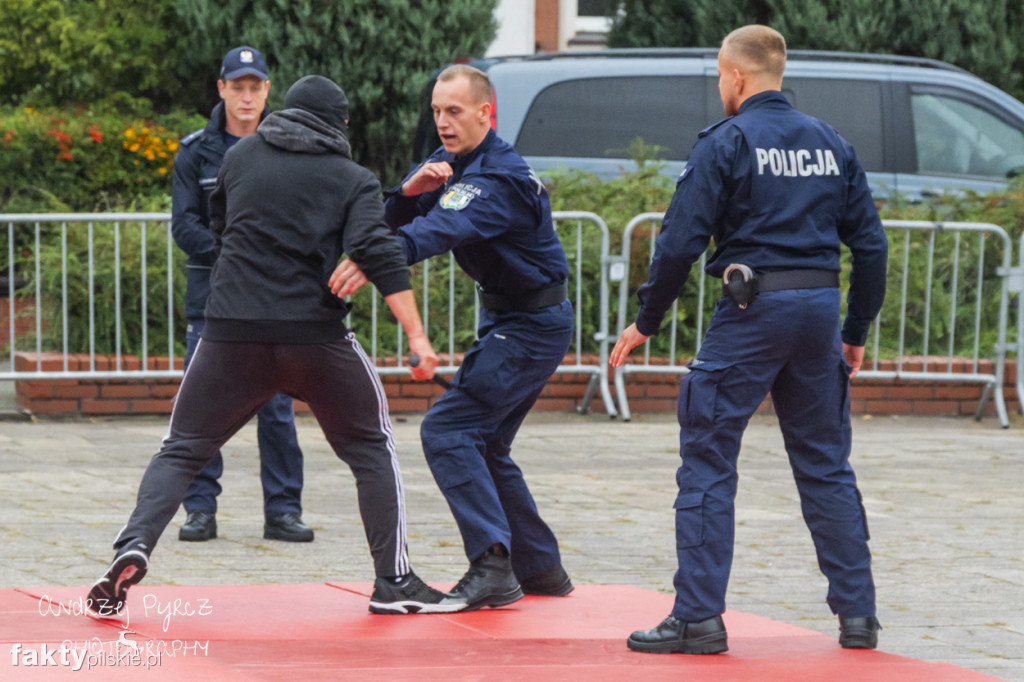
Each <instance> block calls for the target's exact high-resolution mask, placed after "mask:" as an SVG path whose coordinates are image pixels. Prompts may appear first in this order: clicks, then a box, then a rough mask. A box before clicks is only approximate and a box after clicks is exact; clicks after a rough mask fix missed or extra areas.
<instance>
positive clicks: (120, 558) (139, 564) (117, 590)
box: [86, 545, 149, 618]
mask: <svg viewBox="0 0 1024 682" xmlns="http://www.w3.org/2000/svg"><path fill="white" fill-rule="evenodd" d="M148 568H149V557H148V556H146V553H145V552H144V551H143V550H142V549H140V548H139V546H138V545H135V546H134V547H132V548H131V549H129V550H127V551H126V552H124V553H122V554H118V555H117V556H116V557H114V562H113V563H112V564H110V568H108V569H107V572H106V573H104V574H103V577H102V578H100V579H99V580H97V581H96V583H95V584H94V585H93V586H92V589H90V590H89V598H88V600H87V601H86V605H87V606H88V607H89V610H90V611H92V612H93V613H95V614H96V615H97V616H99V617H100V618H116V617H117V615H118V614H119V613H121V611H123V610H124V602H125V599H126V598H127V596H128V588H129V587H131V586H132V585H134V584H135V583H137V582H139V581H140V580H142V578H143V577H144V576H145V575H146V570H147V569H148Z"/></svg>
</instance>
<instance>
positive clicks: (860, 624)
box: [839, 616, 882, 649]
mask: <svg viewBox="0 0 1024 682" xmlns="http://www.w3.org/2000/svg"><path fill="white" fill-rule="evenodd" d="M881 629H882V626H881V625H879V623H878V619H877V618H875V617H874V616H870V617H867V618H843V617H840V618H839V645H840V646H841V647H843V648H844V649H874V648H876V647H877V646H878V631H879V630H881Z"/></svg>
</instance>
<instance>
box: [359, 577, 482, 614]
mask: <svg viewBox="0 0 1024 682" xmlns="http://www.w3.org/2000/svg"><path fill="white" fill-rule="evenodd" d="M445 596H446V595H445V593H444V592H441V591H440V590H435V589H434V588H433V587H430V586H429V585H427V584H426V583H425V582H423V581H422V580H420V579H419V577H418V576H417V575H416V574H415V573H412V572H409V573H407V574H406V575H405V576H403V577H402V579H401V580H400V581H399V582H395V581H394V579H391V578H377V580H376V581H374V583H373V595H372V596H371V597H370V613H381V614H404V613H454V612H456V611H461V610H462V609H463V608H465V606H466V602H464V601H463V602H457V601H450V602H448V603H447V604H442V603H441V602H442V601H444V600H445Z"/></svg>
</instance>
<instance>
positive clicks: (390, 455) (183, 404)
mask: <svg viewBox="0 0 1024 682" xmlns="http://www.w3.org/2000/svg"><path fill="white" fill-rule="evenodd" d="M278 393H284V394H286V395H289V396H292V397H293V398H296V399H298V400H303V401H305V402H306V403H307V404H308V405H309V407H310V409H311V410H312V411H313V415H314V416H315V417H316V420H317V422H319V424H320V428H321V429H323V432H324V436H325V437H326V438H327V442H328V443H329V444H330V445H331V448H332V449H333V450H334V452H335V454H337V456H338V457H339V458H340V459H341V460H342V461H343V462H345V463H346V464H348V465H349V468H350V469H351V470H352V474H353V476H354V477H355V480H356V492H357V497H358V499H359V513H360V515H361V517H362V520H363V528H364V530H365V532H366V539H367V541H368V543H369V545H370V554H371V555H372V556H373V562H374V568H375V570H376V575H377V576H378V577H380V576H398V575H404V574H406V573H408V572H409V570H410V568H409V557H408V552H407V544H406V531H405V494H404V490H403V488H402V474H401V472H400V470H399V466H398V457H397V453H396V451H395V443H394V438H393V436H392V431H391V421H390V417H389V415H388V404H387V400H386V399H385V397H384V388H383V386H382V385H381V383H380V379H379V378H378V377H377V373H376V370H375V369H374V367H373V363H372V361H371V360H370V359H369V358H368V357H367V356H366V354H365V353H364V352H363V349H362V347H361V346H360V345H359V342H358V341H356V338H355V334H352V333H350V334H349V335H348V336H347V337H346V338H345V339H344V340H338V341H334V342H330V343H319V344H295V345H286V344H261V343H225V342H219V341H209V340H206V339H204V340H202V341H200V343H199V346H198V348H197V349H196V353H195V357H193V358H192V363H191V364H190V365H189V368H188V370H187V371H186V372H185V376H184V378H183V379H182V381H181V388H180V389H179V390H178V395H177V397H176V398H175V400H174V410H173V412H172V413H171V423H170V428H169V431H168V434H167V435H166V436H165V437H164V440H163V445H162V447H161V448H160V451H159V452H158V453H157V454H156V455H154V456H153V458H152V459H151V460H150V462H149V466H148V467H147V468H146V473H145V474H144V475H143V477H142V483H141V484H140V485H139V494H138V499H137V502H136V506H135V511H134V512H132V515H131V518H129V520H128V524H127V525H126V526H125V527H124V529H122V530H121V532H120V534H119V535H118V536H117V539H116V540H115V541H114V549H117V550H119V549H121V548H123V547H127V546H129V545H135V544H138V543H142V544H144V545H145V549H146V552H147V553H149V552H152V551H153V547H154V546H156V543H157V540H158V539H159V538H160V535H161V533H163V531H164V529H165V528H166V527H167V524H168V523H170V522H171V519H172V518H174V514H175V513H176V512H177V510H178V507H179V506H180V505H181V502H182V500H183V499H184V498H185V491H186V490H187V489H188V486H189V484H190V483H191V482H192V479H193V478H195V476H196V474H197V473H199V471H200V470H202V468H203V467H204V466H206V465H207V464H208V463H209V461H210V460H211V459H212V458H213V456H214V454H215V453H216V452H217V451H218V450H219V449H220V447H221V446H222V445H223V444H224V443H226V442H227V441H228V440H229V439H230V438H231V436H233V435H234V434H235V433H237V432H238V431H239V429H241V428H242V427H243V426H245V425H246V424H247V423H248V422H249V421H250V420H251V419H252V418H253V416H255V415H256V413H257V412H258V411H259V410H260V408H261V407H263V405H264V404H265V403H266V402H267V401H268V400H269V399H270V398H271V397H272V396H274V395H276V394H278Z"/></svg>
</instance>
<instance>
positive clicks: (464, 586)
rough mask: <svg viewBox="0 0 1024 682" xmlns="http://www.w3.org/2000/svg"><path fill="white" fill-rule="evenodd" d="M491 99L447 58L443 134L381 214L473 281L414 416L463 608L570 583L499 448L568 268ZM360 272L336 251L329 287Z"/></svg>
mask: <svg viewBox="0 0 1024 682" xmlns="http://www.w3.org/2000/svg"><path fill="white" fill-rule="evenodd" d="M492 102H493V94H492V89H491V84H490V81H489V80H488V79H487V76H486V75H485V74H484V73H482V72H481V71H479V70H477V69H474V68H472V67H469V66H465V65H454V66H450V67H448V68H447V69H445V70H444V71H443V72H442V73H441V74H440V75H439V76H438V79H437V83H436V84H435V87H434V91H433V96H432V106H433V109H434V121H435V123H436V124H437V130H438V134H439V136H440V138H441V141H442V143H443V147H442V148H440V149H438V150H437V151H436V152H434V154H433V155H432V156H431V157H430V158H429V159H428V160H427V161H426V162H425V163H424V164H423V165H421V166H420V167H418V168H417V169H416V170H414V171H413V172H412V173H411V174H410V175H409V176H408V177H407V178H406V179H405V180H404V181H403V182H402V184H401V186H399V187H397V188H395V189H394V190H389V191H388V192H385V195H386V197H387V198H386V202H385V209H386V214H385V215H386V219H387V221H388V223H389V224H390V225H391V226H392V227H393V228H397V233H398V238H399V241H400V242H401V244H402V247H403V248H404V249H405V254H406V257H407V260H408V262H409V264H410V265H411V264H413V263H417V262H419V261H422V260H424V259H426V258H429V257H431V256H434V255H438V254H443V253H446V252H448V251H451V252H452V253H453V255H454V256H455V260H456V261H457V262H458V264H459V265H460V266H461V267H462V269H463V270H465V271H466V273H467V274H468V275H469V276H470V277H472V278H473V279H474V280H476V282H477V285H478V289H479V292H480V297H481V303H482V309H481V312H480V327H479V329H478V330H477V336H478V340H477V341H476V342H475V343H474V344H473V347H472V348H471V349H470V350H469V351H468V352H467V353H466V354H465V357H464V359H463V362H462V365H461V367H460V368H459V371H458V372H457V373H456V375H455V377H454V378H453V380H452V382H451V384H452V388H451V389H449V390H447V391H446V392H445V393H444V395H443V396H442V397H441V398H440V399H439V400H438V401H437V402H436V403H435V404H434V405H433V407H431V409H430V410H429V412H428V413H427V415H426V417H425V418H424V420H423V423H422V425H421V428H420V436H421V440H422V443H423V449H424V453H425V455H426V458H427V462H428V463H429V465H430V469H431V471H432V472H433V474H434V478H435V480H436V481H437V484H438V486H439V487H440V488H441V491H442V492H443V493H444V495H445V497H446V498H447V500H448V504H449V506H450V507H451V509H452V513H453V514H454V516H455V520H456V522H457V523H458V526H459V531H460V532H461V534H462V539H463V542H464V545H465V550H466V556H467V557H468V558H469V560H470V568H469V570H468V571H467V572H466V574H465V576H464V577H463V578H462V580H460V581H459V583H458V584H457V585H456V586H455V588H454V589H453V590H452V591H451V593H450V594H451V599H452V600H453V602H457V601H462V600H465V601H466V602H467V604H468V606H467V608H468V609H470V610H472V609H477V608H481V607H483V606H491V607H495V606H502V605H505V604H510V603H512V602H514V601H516V600H518V599H520V598H521V597H522V596H523V593H524V592H525V593H526V594H535V595H546V596H564V595H567V594H568V593H569V592H570V591H572V589H573V585H572V582H571V580H570V579H569V576H568V575H567V574H566V572H565V570H564V569H563V567H562V563H561V557H560V554H559V550H558V542H557V540H556V539H555V536H554V534H553V533H552V531H551V529H550V528H549V527H548V526H547V524H546V523H545V522H544V521H543V519H541V517H540V515H539V513H538V511H537V506H536V504H535V503H534V500H533V497H532V495H531V494H530V491H529V488H528V487H527V485H526V482H525V481H524V480H523V474H522V472H521V471H520V469H519V467H518V466H517V465H516V463H515V462H514V461H512V458H511V456H510V450H511V447H512V440H513V438H514V437H515V434H516V432H517V431H518V429H519V426H520V425H521V424H522V422H523V419H524V418H525V417H526V414H527V413H528V412H529V410H530V408H531V407H532V406H533V404H534V403H535V402H536V400H537V398H538V396H539V395H540V393H541V391H542V390H543V388H544V385H545V383H546V382H547V380H548V378H549V377H550V376H551V374H552V373H554V371H555V369H557V367H558V365H559V364H560V363H561V362H562V360H563V359H564V358H565V352H566V351H567V350H568V347H569V342H570V340H571V337H572V331H573V312H572V306H571V304H570V303H569V301H568V300H567V289H566V279H567V277H568V272H569V269H568V263H567V261H566V257H565V251H564V250H563V249H562V245H561V243H560V242H559V240H558V237H557V235H556V234H555V230H554V225H553V223H552V220H551V206H550V204H549V202H548V197H547V193H546V191H545V189H544V186H543V185H542V184H541V182H540V181H539V179H538V178H537V176H536V174H534V173H533V171H532V170H531V169H530V167H529V166H528V165H527V164H526V162H525V161H523V159H522V157H520V156H519V154H517V153H516V152H515V150H514V149H512V147H511V146H509V145H508V144H507V143H506V142H504V141H503V140H501V139H500V138H498V137H497V136H496V135H495V133H494V131H493V130H491V127H490V119H491V111H492ZM363 281H365V279H364V278H361V277H359V273H358V268H357V266H356V265H355V264H354V263H351V262H349V261H345V262H342V264H341V265H339V267H338V269H337V270H336V271H335V273H334V275H333V277H332V279H331V287H332V289H333V290H334V291H335V293H337V294H338V295H340V296H344V295H347V294H348V293H351V292H352V291H354V290H355V289H356V288H358V286H359V285H360V284H361V283H362V282H363ZM520 585H521V587H520Z"/></svg>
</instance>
